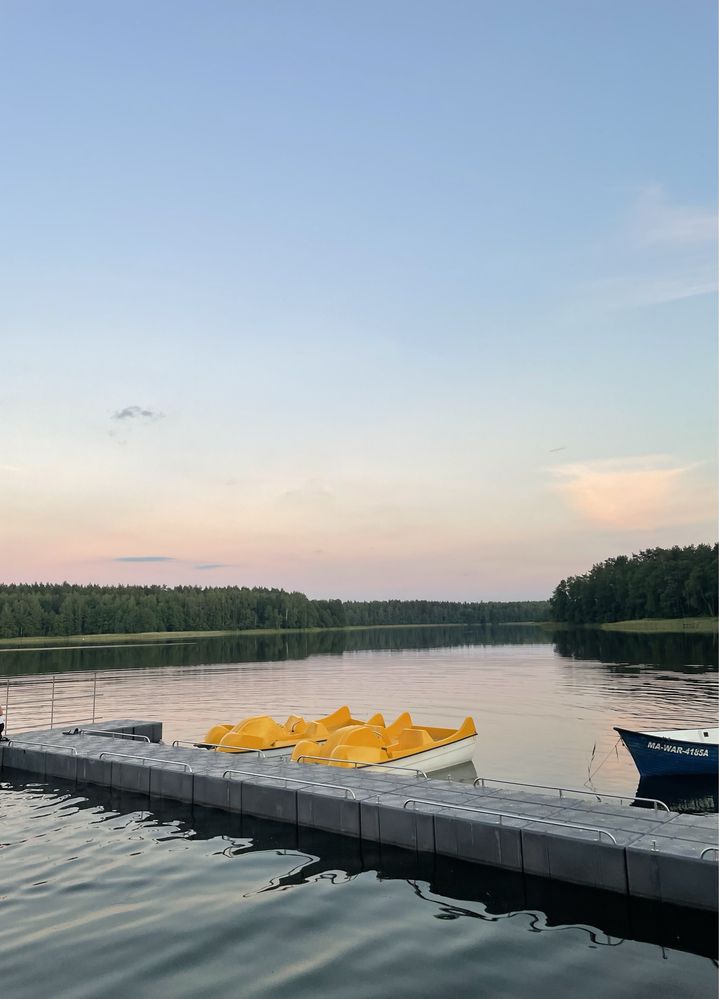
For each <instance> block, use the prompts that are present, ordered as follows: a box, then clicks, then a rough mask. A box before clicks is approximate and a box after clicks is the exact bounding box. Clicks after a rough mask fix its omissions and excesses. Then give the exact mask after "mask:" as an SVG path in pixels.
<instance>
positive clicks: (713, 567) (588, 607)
mask: <svg viewBox="0 0 719 999" xmlns="http://www.w3.org/2000/svg"><path fill="white" fill-rule="evenodd" d="M717 556H718V548H717V545H714V546H711V545H688V546H687V547H685V548H680V547H678V546H675V547H673V548H647V549H646V551H641V552H639V554H635V555H618V556H617V557H616V558H609V559H607V560H606V561H605V562H600V563H598V564H597V565H594V566H592V568H591V569H590V570H589V572H586V573H584V574H583V575H581V576H570V577H569V578H568V579H563V580H562V581H561V582H560V583H559V585H558V586H557V587H556V589H555V590H554V593H553V594H552V597H551V599H550V601H549V603H550V608H551V618H552V620H554V621H564V622H568V623H571V624H597V623H602V622H607V621H633V620H637V619H639V618H681V617H702V616H716V613H717V571H718V569H719V560H718V557H717Z"/></svg>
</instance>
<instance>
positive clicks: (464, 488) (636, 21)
mask: <svg viewBox="0 0 719 999" xmlns="http://www.w3.org/2000/svg"><path fill="white" fill-rule="evenodd" d="M714 6H715V5H714V3H713V2H709V0H692V2H691V3H686V2H685V0H631V2H626V0H601V2H598V0H586V2H582V3H577V2H576V0H566V2H565V0H545V2H544V3H537V2H536V0H502V2H501V3H499V2H497V0H470V2H465V0H448V2H439V0H432V2H428V0H392V2H391V3H386V2H379V0H362V2H359V0H354V2H350V0H346V2H344V3H338V2H336V0H326V2H325V0H302V2H299V3H298V2H293V0H171V2H166V0H153V2H152V3H147V2H145V0H142V2H138V0H121V2H120V0H106V2H103V3H101V4H98V3H97V2H95V0H88V2H84V0H62V2H60V3H58V2H57V0H4V2H3V3H2V5H1V6H0V126H1V129H2V131H1V135H2V139H1V140H0V191H1V192H2V196H1V198H0V577H1V578H2V580H3V581H5V582H32V581H62V580H68V581H71V582H79V583H84V582H98V583H143V584H144V583H166V584H168V585H176V584H179V583H183V584H187V583H192V584H197V585H203V586H207V585H230V584H232V585H249V586H252V585H262V586H280V587H284V588H288V589H297V590H301V591H303V592H305V593H307V594H308V595H310V596H314V597H327V596H336V597H343V598H356V599H363V598H389V597H402V598H411V597H425V598H437V599H457V600H490V599H525V598H527V599H531V598H543V597H546V596H548V595H549V594H550V593H551V591H552V589H553V588H554V586H555V585H556V583H557V582H558V581H559V580H560V579H561V578H564V577H566V576H568V575H570V574H575V573H579V572H584V571H586V570H587V569H589V568H590V567H591V565H592V564H593V563H595V562H598V561H601V560H603V559H604V558H607V557H609V556H613V555H617V554H621V553H631V552H636V551H640V550H642V549H644V548H647V547H652V546H655V545H662V546H665V545H673V544H680V545H684V544H694V543H699V542H713V541H714V540H716V536H717V526H716V489H715V482H716V443H717V441H716V436H717V435H716V387H715V386H716V318H717V311H716V290H717V289H716V264H717V256H716V253H717V251H716V235H717V227H716V213H717V192H716V179H715V178H716V167H717V163H716V124H715V119H716V107H715V102H716V98H715V93H716V56H715V51H714V50H715V39H716V24H715V16H716V15H715V11H714Z"/></svg>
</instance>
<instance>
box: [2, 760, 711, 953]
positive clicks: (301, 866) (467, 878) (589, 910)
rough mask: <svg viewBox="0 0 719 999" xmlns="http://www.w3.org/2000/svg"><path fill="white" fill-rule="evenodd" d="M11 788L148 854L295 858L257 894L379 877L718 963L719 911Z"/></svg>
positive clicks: (66, 793)
mask: <svg viewBox="0 0 719 999" xmlns="http://www.w3.org/2000/svg"><path fill="white" fill-rule="evenodd" d="M3 784H4V792H3V793H5V794H8V793H11V792H12V790H17V791H20V792H22V793H23V794H25V795H28V794H30V795H35V796H37V799H38V804H41V806H42V808H43V809H47V808H48V807H50V806H51V804H52V800H53V796H54V800H55V802H57V803H61V802H62V801H63V800H64V799H67V800H68V801H71V802H72V807H73V811H75V810H77V811H82V810H84V809H89V810H91V811H92V812H93V821H94V822H102V821H104V820H105V819H108V820H111V821H112V824H113V827H115V828H117V827H118V826H120V825H124V826H125V828H126V829H131V830H132V836H133V839H135V840H137V841H138V849H139V850H142V847H141V845H140V844H141V841H142V840H143V839H145V838H146V839H147V840H148V842H149V841H151V842H152V844H153V845H157V846H158V847H160V848H162V846H163V844H167V847H168V848H170V849H171V848H172V846H173V844H174V843H176V841H177V840H178V839H179V838H184V839H186V840H187V841H188V844H192V845H193V847H194V844H201V843H203V842H205V843H208V844H209V845H210V849H211V850H212V851H213V852H214V853H217V854H222V855H223V856H224V857H226V858H227V859H228V860H229V861H231V862H236V863H242V861H243V858H245V857H247V856H248V855H251V854H253V853H272V854H273V855H274V856H277V857H283V858H285V860H286V867H285V868H284V869H283V871H282V872H281V873H279V874H276V873H274V874H273V875H272V876H271V877H269V878H268V879H267V880H266V882H264V883H259V884H257V885H256V886H255V887H254V888H253V889H252V894H264V893H272V892H284V891H292V890H294V889H297V888H300V887H301V886H303V885H307V884H310V883H312V882H316V881H318V880H322V881H324V882H325V883H331V884H334V885H340V886H341V885H343V884H346V883H347V882H348V881H351V880H353V879H355V878H357V877H359V876H361V875H368V876H369V877H375V878H376V879H377V880H378V881H397V882H405V883H406V885H407V887H408V889H409V890H408V893H407V899H406V904H407V906H408V908H409V907H410V906H412V905H413V904H415V903H416V904H421V905H427V906H430V907H431V908H432V909H433V910H435V911H436V913H437V914H438V915H439V916H440V918H445V919H447V918H449V919H461V918H474V919H477V918H478V919H481V920H485V921H496V920H498V919H504V918H513V917H516V916H519V915H521V914H523V913H524V914H526V915H527V916H529V929H530V931H532V932H549V931H554V930H558V931H564V930H567V929H569V928H572V929H574V930H582V931H584V932H585V933H586V934H587V936H588V939H589V941H591V942H592V943H593V944H594V945H595V946H596V945H605V946H606V945H611V946H617V945H618V944H619V943H620V942H623V941H624V940H634V941H640V942H644V943H652V944H657V945H659V946H666V947H671V948H672V949H674V950H682V951H685V952H688V953H691V954H696V955H699V956H703V957H708V958H711V959H714V960H715V959H716V957H717V916H716V913H713V912H703V911H700V910H692V909H683V908H681V907H678V906H676V907H675V906H666V905H662V904H661V903H659V902H651V901H648V900H645V899H638V898H630V897H629V896H625V895H621V894H619V893H615V892H602V891H597V890H595V889H591V888H587V887H583V886H580V885H571V884H565V883H563V882H560V881H547V880H545V879H543V878H538V877H533V876H530V875H525V874H522V873H520V872H517V871H509V870H506V871H505V870H501V869H499V868H495V867H485V866H483V865H481V864H473V863H468V862H466V861H461V860H455V859H453V858H450V857H443V856H441V855H438V854H427V853H416V852H415V851H411V850H402V849H399V848H397V847H387V846H384V845H381V844H379V843H373V842H367V841H362V840H358V839H352V838H350V837H345V836H336V835H333V834H332V833H328V832H323V831H320V830H316V829H308V828H303V827H297V826H294V825H290V824H284V823H279V822H273V821H270V820H266V819H258V818H254V817H252V816H248V815H239V814H236V813H227V812H222V811H219V810H215V809H206V808H201V807H193V806H191V805H187V804H181V803H179V802H173V801H170V800H158V799H148V798H146V797H145V796H142V795H136V794H132V793H129V792H125V791H118V790H116V789H110V788H102V787H95V786H85V787H82V786H81V785H75V784H69V783H67V782H65V781H62V780H59V779H56V778H49V779H48V782H47V783H38V781H37V777H36V776H35V775H33V776H32V778H25V777H23V776H21V775H16V774H13V773H12V772H10V771H8V772H6V774H4V775H3ZM149 809H151V810H149ZM205 849H206V848H205ZM228 877H229V875H228ZM467 903H469V906H468V905H467ZM470 906H471V907H470Z"/></svg>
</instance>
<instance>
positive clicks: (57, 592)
mask: <svg viewBox="0 0 719 999" xmlns="http://www.w3.org/2000/svg"><path fill="white" fill-rule="evenodd" d="M548 614H549V604H548V602H547V601H544V600H537V601H535V600H530V601H511V602H484V601H483V602H479V603H458V602H453V601H441V600H372V601H342V600H311V599H309V597H307V596H305V594H304V593H290V592H287V591H286V590H279V589H266V588H264V587H246V586H242V587H238V586H224V587H199V586H175V587H167V586H96V585H91V586H80V585H75V584H70V583H60V584H54V583H32V584H24V583H23V584H0V638H30V637H44V636H48V637H52V636H62V635H104V634H137V633H141V632H150V631H157V632H165V631H166V632H177V631H243V630H250V629H256V628H269V629H289V628H342V627H347V626H350V625H367V626H371V625H391V624H438V625H441V624H501V623H505V622H515V621H538V620H543V619H546V618H547V617H548Z"/></svg>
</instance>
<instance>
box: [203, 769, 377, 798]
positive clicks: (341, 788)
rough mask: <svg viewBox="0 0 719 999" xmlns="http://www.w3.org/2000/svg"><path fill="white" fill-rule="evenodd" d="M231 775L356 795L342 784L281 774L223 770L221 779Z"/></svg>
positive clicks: (355, 796) (354, 796)
mask: <svg viewBox="0 0 719 999" xmlns="http://www.w3.org/2000/svg"><path fill="white" fill-rule="evenodd" d="M231 774H240V776H242V775H244V776H245V777H262V778H265V779H269V780H285V781H288V782H289V783H290V784H307V785H308V786H309V787H333V788H334V789H335V790H337V791H344V792H345V793H346V794H349V795H351V797H353V798H354V799H355V801H356V800H357V795H356V794H355V793H354V791H353V790H352V788H351V787H345V786H344V785H343V784H326V783H324V781H318V780H300V779H299V777H285V776H283V775H281V774H258V773H257V771H255V770H225V771H224V773H223V774H222V776H223V777H229V776H230V775H231Z"/></svg>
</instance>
